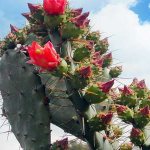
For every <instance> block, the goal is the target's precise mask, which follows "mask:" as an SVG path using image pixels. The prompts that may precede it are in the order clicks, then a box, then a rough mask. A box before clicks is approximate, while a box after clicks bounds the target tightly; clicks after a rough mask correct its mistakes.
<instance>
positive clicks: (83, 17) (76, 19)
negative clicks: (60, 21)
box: [70, 12, 89, 28]
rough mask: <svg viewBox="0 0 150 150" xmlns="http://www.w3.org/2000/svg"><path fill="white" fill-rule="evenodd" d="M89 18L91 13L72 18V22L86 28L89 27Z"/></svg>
mask: <svg viewBox="0 0 150 150" xmlns="http://www.w3.org/2000/svg"><path fill="white" fill-rule="evenodd" d="M88 16H89V12H86V13H83V14H81V15H79V16H77V17H74V18H71V20H70V21H71V22H73V23H74V24H75V25H76V26H77V27H79V28H85V27H86V26H87V25H88V22H89V20H88V19H87V17H88Z"/></svg>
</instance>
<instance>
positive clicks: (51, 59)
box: [27, 41, 60, 71]
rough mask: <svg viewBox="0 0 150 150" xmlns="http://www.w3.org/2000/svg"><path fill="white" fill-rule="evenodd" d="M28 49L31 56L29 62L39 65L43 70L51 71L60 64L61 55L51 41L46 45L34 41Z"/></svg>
mask: <svg viewBox="0 0 150 150" xmlns="http://www.w3.org/2000/svg"><path fill="white" fill-rule="evenodd" d="M27 51H28V53H29V56H30V60H29V61H28V63H31V64H34V65H37V66H39V67H41V68H42V69H43V70H49V71H51V70H53V69H55V68H56V67H57V66H58V65H59V64H60V57H59V55H58V54H57V52H56V51H55V49H54V47H53V45H52V43H51V42H50V41H49V42H47V43H46V44H45V46H44V47H41V46H40V45H39V44H38V43H37V42H35V41H34V42H32V45H31V46H28V48H27Z"/></svg>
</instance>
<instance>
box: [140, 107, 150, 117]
mask: <svg viewBox="0 0 150 150" xmlns="http://www.w3.org/2000/svg"><path fill="white" fill-rule="evenodd" d="M140 113H141V114H142V115H143V116H149V115H150V109H149V106H145V107H144V108H142V109H140Z"/></svg>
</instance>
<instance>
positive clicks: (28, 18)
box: [22, 13, 31, 20]
mask: <svg viewBox="0 0 150 150" xmlns="http://www.w3.org/2000/svg"><path fill="white" fill-rule="evenodd" d="M22 16H24V17H25V18H26V19H27V20H30V19H31V13H22Z"/></svg>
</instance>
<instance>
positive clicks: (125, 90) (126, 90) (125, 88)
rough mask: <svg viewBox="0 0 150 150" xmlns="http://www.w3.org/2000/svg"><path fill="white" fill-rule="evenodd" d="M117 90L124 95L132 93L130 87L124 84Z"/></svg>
mask: <svg viewBox="0 0 150 150" xmlns="http://www.w3.org/2000/svg"><path fill="white" fill-rule="evenodd" d="M119 91H120V92H121V93H123V94H124V95H126V96H128V95H132V94H133V91H132V89H130V88H129V87H127V86H124V88H123V89H121V88H119Z"/></svg>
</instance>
